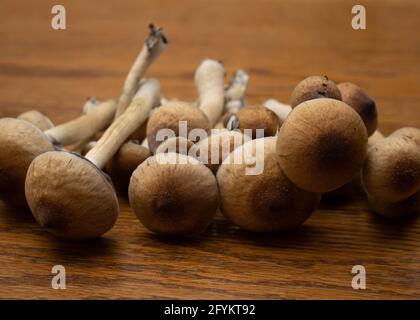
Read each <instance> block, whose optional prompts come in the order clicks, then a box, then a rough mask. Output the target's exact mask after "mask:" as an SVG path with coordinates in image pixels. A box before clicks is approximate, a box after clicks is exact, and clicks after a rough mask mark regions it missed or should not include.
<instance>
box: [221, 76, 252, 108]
mask: <svg viewBox="0 0 420 320" xmlns="http://www.w3.org/2000/svg"><path fill="white" fill-rule="evenodd" d="M248 82H249V76H248V74H247V73H246V72H245V71H244V70H242V69H239V70H238V71H236V72H235V75H234V76H233V79H232V82H231V84H230V86H229V88H228V89H227V90H226V110H225V112H233V113H236V112H238V111H239V109H240V108H242V107H243V106H245V92H246V88H247V86H248Z"/></svg>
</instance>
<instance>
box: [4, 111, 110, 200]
mask: <svg viewBox="0 0 420 320" xmlns="http://www.w3.org/2000/svg"><path fill="white" fill-rule="evenodd" d="M115 110H116V105H115V104H108V105H106V106H105V107H104V108H98V109H96V110H94V111H92V112H91V113H89V114H86V115H82V116H80V117H78V118H77V119H75V120H72V121H70V122H67V123H65V124H62V125H59V126H56V127H53V128H51V129H48V130H46V131H44V132H42V131H41V130H40V129H38V128H37V127H36V126H34V125H33V124H32V123H30V122H27V121H25V120H19V119H13V118H3V119H0V193H1V194H2V196H3V197H4V199H5V200H6V201H8V202H9V203H10V204H12V205H15V206H25V205H26V201H25V197H24V186H25V176H26V172H27V170H28V167H29V164H30V163H31V161H32V160H33V159H35V158H36V157H37V156H38V155H40V154H42V153H44V152H48V151H53V150H55V148H56V146H57V145H58V144H62V145H69V144H72V143H75V142H78V141H82V140H84V139H86V138H88V137H91V136H93V135H94V134H95V133H96V132H98V131H100V130H102V129H103V128H105V127H106V126H108V125H109V123H110V122H111V121H112V118H113V117H114V113H115Z"/></svg>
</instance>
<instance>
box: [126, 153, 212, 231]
mask: <svg viewBox="0 0 420 320" xmlns="http://www.w3.org/2000/svg"><path fill="white" fill-rule="evenodd" d="M129 200H130V205H131V208H132V209H133V210H134V212H135V214H136V216H137V218H138V219H139V220H140V222H141V223H142V224H143V225H144V226H145V227H146V228H148V229H149V230H151V231H153V232H155V233H159V234H164V235H196V234H198V233H200V232H202V231H204V230H205V228H206V227H207V226H208V224H209V223H210V222H211V221H212V220H213V218H214V216H215V214H216V212H217V209H218V207H219V191H218V188H217V182H216V178H215V176H214V175H213V173H212V172H211V171H210V169H208V168H207V167H206V166H205V165H203V164H202V163H200V162H199V161H198V160H197V159H195V158H193V157H190V156H186V155H182V154H177V153H159V154H156V155H155V156H153V157H150V158H148V159H147V160H146V161H144V162H143V163H142V164H140V165H139V166H138V168H137V169H136V170H135V171H134V173H133V176H132V177H131V182H130V186H129Z"/></svg>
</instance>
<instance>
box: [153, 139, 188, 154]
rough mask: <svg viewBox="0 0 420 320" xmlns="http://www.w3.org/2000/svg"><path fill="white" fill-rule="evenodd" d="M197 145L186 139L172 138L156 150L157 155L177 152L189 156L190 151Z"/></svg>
mask: <svg viewBox="0 0 420 320" xmlns="http://www.w3.org/2000/svg"><path fill="white" fill-rule="evenodd" d="M194 146H195V144H194V143H193V142H192V141H191V140H188V139H187V138H184V137H172V138H169V139H166V140H165V141H164V142H162V143H161V144H160V145H159V147H158V148H157V149H156V152H155V154H158V153H169V152H175V153H179V154H184V155H188V154H189V151H190V150H191V148H192V147H194Z"/></svg>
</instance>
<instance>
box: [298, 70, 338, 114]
mask: <svg viewBox="0 0 420 320" xmlns="http://www.w3.org/2000/svg"><path fill="white" fill-rule="evenodd" d="M319 98H331V99H336V100H341V93H340V90H339V89H338V88H337V85H336V84H335V83H334V82H333V81H331V80H329V79H328V77H327V76H323V77H321V76H311V77H307V78H305V79H303V80H302V81H301V82H299V83H298V85H297V86H296V87H295V88H294V90H293V92H292V97H291V101H290V104H291V106H292V108H294V107H296V106H298V105H299V104H301V103H302V102H304V101H308V100H312V99H319Z"/></svg>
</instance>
